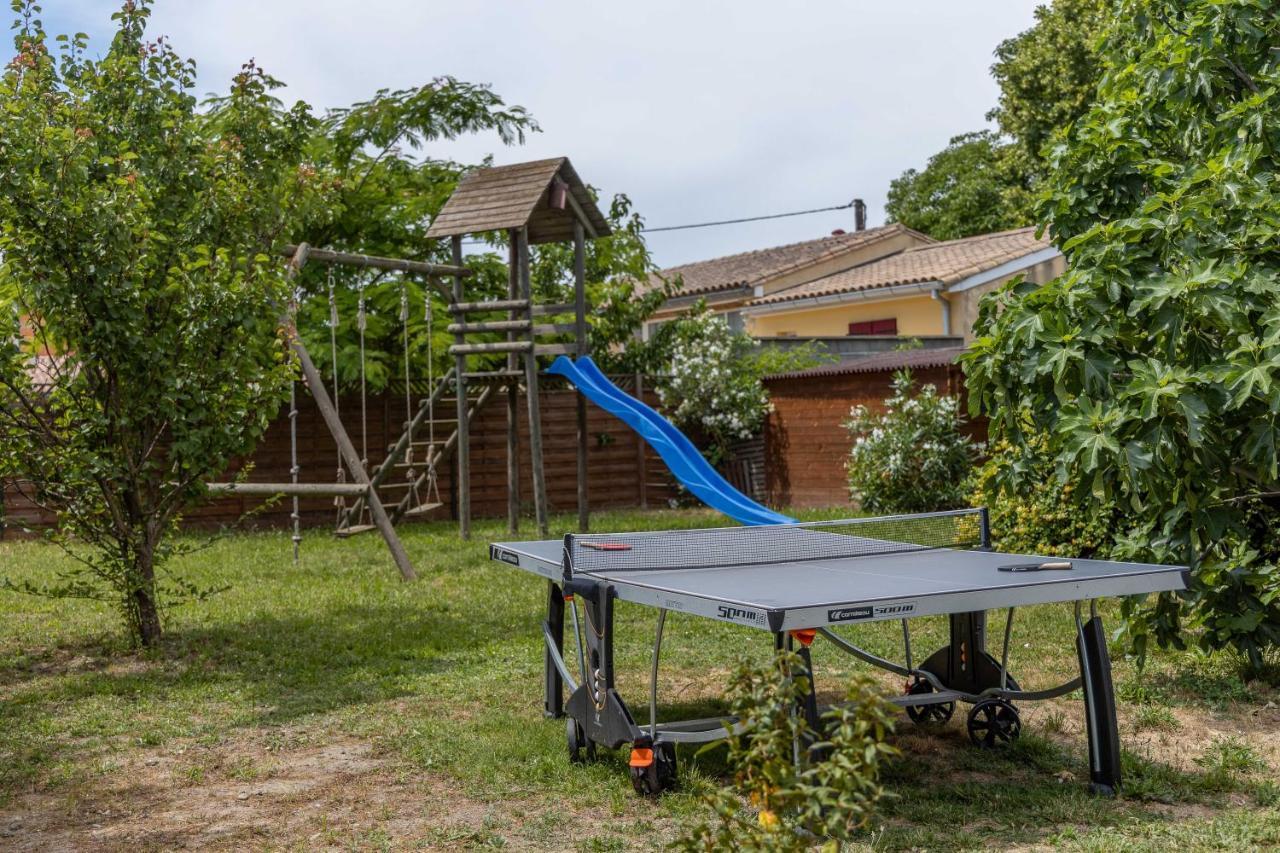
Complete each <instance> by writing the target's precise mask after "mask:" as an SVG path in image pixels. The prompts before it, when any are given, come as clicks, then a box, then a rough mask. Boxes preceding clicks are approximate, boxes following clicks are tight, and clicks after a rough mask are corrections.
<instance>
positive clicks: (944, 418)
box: [845, 370, 974, 512]
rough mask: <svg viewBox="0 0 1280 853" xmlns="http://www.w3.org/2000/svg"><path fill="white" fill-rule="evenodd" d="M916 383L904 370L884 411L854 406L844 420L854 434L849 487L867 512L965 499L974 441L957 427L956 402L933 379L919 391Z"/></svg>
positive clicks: (947, 505)
mask: <svg viewBox="0 0 1280 853" xmlns="http://www.w3.org/2000/svg"><path fill="white" fill-rule="evenodd" d="M914 387H915V382H914V380H913V379H912V377H911V373H910V371H906V370H903V371H901V372H899V373H898V374H897V375H895V376H894V379H893V396H892V397H890V398H889V399H887V400H885V409H884V412H882V413H874V412H871V411H870V410H868V409H867V407H866V406H854V407H853V408H852V409H851V410H850V412H849V420H847V421H845V427H846V428H847V429H848V430H849V432H850V434H851V435H852V436H853V449H852V450H850V451H849V460H848V463H847V465H846V469H847V470H848V472H849V493H850V496H851V497H852V498H853V499H854V500H856V501H858V502H859V503H860V505H861V507H862V509H864V510H866V511H868V512H930V511H932V510H940V509H951V508H954V507H957V506H962V505H963V504H964V502H965V498H966V494H965V483H966V480H967V479H968V477H969V475H970V473H971V470H972V467H973V461H974V445H973V442H972V441H971V440H970V439H969V437H968V436H966V435H964V434H963V433H962V432H961V431H960V427H961V425H962V424H963V422H964V421H963V419H962V417H961V416H960V413H959V410H958V404H957V402H956V400H955V398H954V397H948V396H944V395H941V394H939V393H938V389H937V388H936V387H934V386H933V385H925V386H924V387H922V388H921V389H920V390H919V392H918V393H913V389H914Z"/></svg>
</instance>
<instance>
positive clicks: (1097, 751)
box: [1076, 603, 1120, 796]
mask: <svg viewBox="0 0 1280 853" xmlns="http://www.w3.org/2000/svg"><path fill="white" fill-rule="evenodd" d="M1091 609H1092V613H1091V615H1090V618H1089V620H1088V621H1087V622H1085V621H1081V619H1080V605H1079V604H1078V603H1077V605H1076V652H1077V654H1078V655H1079V658H1080V683H1081V685H1082V686H1083V688H1084V710H1085V725H1086V727H1087V729H1088V732H1089V790H1090V791H1092V792H1093V793H1095V794H1102V795H1105V796H1114V795H1115V794H1117V793H1119V791H1120V730H1119V727H1118V725H1117V723H1116V697H1115V690H1114V688H1113V686H1112V683H1111V659H1110V658H1109V657H1108V655H1107V635H1106V631H1105V630H1104V629H1103V627H1102V618H1101V617H1100V616H1098V613H1097V610H1096V609H1093V608H1091Z"/></svg>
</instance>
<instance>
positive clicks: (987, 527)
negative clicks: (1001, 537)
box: [978, 506, 991, 551]
mask: <svg viewBox="0 0 1280 853" xmlns="http://www.w3.org/2000/svg"><path fill="white" fill-rule="evenodd" d="M978 528H979V533H978V536H979V538H980V542H979V545H978V547H979V548H981V549H982V550H983V551H990V550H991V511H990V510H988V509H987V508H986V507H985V506H984V507H979V508H978Z"/></svg>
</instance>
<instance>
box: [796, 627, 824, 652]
mask: <svg viewBox="0 0 1280 853" xmlns="http://www.w3.org/2000/svg"><path fill="white" fill-rule="evenodd" d="M791 636H793V637H795V638H796V639H797V640H799V642H800V645H802V646H804V647H806V648H808V647H809V646H812V645H813V638H814V637H816V636H818V630H817V629H816V628H798V629H796V630H794V631H792V632H791Z"/></svg>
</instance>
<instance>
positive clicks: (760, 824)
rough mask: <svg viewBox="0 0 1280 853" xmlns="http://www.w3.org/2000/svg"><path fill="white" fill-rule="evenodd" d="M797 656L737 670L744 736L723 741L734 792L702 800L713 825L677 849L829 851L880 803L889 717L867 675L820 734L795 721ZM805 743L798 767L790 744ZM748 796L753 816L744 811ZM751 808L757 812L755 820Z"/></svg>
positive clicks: (736, 701) (802, 681)
mask: <svg viewBox="0 0 1280 853" xmlns="http://www.w3.org/2000/svg"><path fill="white" fill-rule="evenodd" d="M802 671H803V662H802V660H801V658H800V657H799V655H797V654H795V653H794V652H789V651H785V650H784V651H779V652H778V654H777V657H776V659H775V660H774V661H773V662H772V663H771V665H768V666H766V667H764V668H761V667H756V666H752V665H750V664H747V663H744V664H742V665H741V666H740V667H739V668H738V670H737V672H736V673H735V674H734V676H733V678H732V679H731V681H730V685H729V692H728V695H729V698H730V707H731V710H732V713H733V715H734V716H735V717H736V718H737V720H738V722H739V725H740V726H741V730H740V732H739V733H738V734H736V735H734V736H733V737H730V738H729V739H728V742H727V743H728V763H729V767H730V768H731V770H732V772H733V781H734V787H733V788H725V789H722V790H720V791H717V792H716V793H715V794H712V795H711V796H710V797H708V803H709V804H710V805H711V807H712V808H713V809H714V810H715V818H714V820H713V821H711V822H708V823H702V824H700V825H698V826H697V827H695V828H694V829H693V830H692V831H691V832H690V833H689V834H688V835H686V836H685V837H683V838H681V839H680V840H679V841H677V842H676V849H678V850H685V851H711V850H749V851H750V850H760V851H764V850H768V851H790V850H796V851H798V850H808V849H810V848H812V847H813V846H814V844H815V842H818V841H821V840H823V839H827V840H830V841H831V842H833V847H834V846H835V845H837V844H838V843H839V842H840V841H842V840H845V839H847V838H849V837H850V836H851V835H852V834H853V833H854V832H856V831H857V830H858V829H860V828H862V827H864V826H866V824H867V821H868V820H869V819H870V818H871V816H872V815H873V814H874V812H875V807H876V804H877V802H878V801H879V800H880V798H881V797H883V796H885V792H884V790H883V788H881V786H880V784H879V782H878V779H879V772H880V765H881V762H882V761H883V760H884V759H885V758H888V757H890V756H893V755H896V754H897V750H896V749H895V748H894V747H892V746H890V745H889V744H887V743H885V742H884V741H885V738H886V737H887V736H888V735H889V734H890V733H892V731H893V725H894V714H893V712H892V710H891V706H890V705H889V703H888V702H886V701H885V699H884V698H883V696H882V695H881V693H880V689H879V688H878V687H877V686H876V685H875V683H874V682H873V681H872V680H871V679H870V678H868V677H866V676H861V677H859V678H857V679H855V680H854V682H853V684H852V685H851V686H850V688H849V692H848V695H847V699H848V702H849V704H848V705H847V706H845V707H838V708H832V709H831V710H829V711H827V712H826V713H825V714H824V715H823V718H822V722H823V736H818V733H816V732H814V731H813V729H811V728H810V727H809V725H808V723H807V722H806V721H805V718H804V715H803V714H797V713H795V712H794V711H795V708H796V705H797V703H799V702H800V701H801V700H802V699H803V697H804V696H805V695H806V694H807V692H808V689H809V681H808V678H807V677H805V676H803V675H799V676H797V675H795V673H797V672H802ZM797 742H800V743H807V744H810V745H809V746H808V748H805V749H801V750H800V759H799V763H798V764H797V763H796V761H795V753H794V744H795V743H797ZM743 796H745V797H746V799H747V801H748V802H749V803H750V805H751V807H752V808H751V809H745V808H743V802H742V797H743ZM752 809H754V813H753V812H752Z"/></svg>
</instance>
